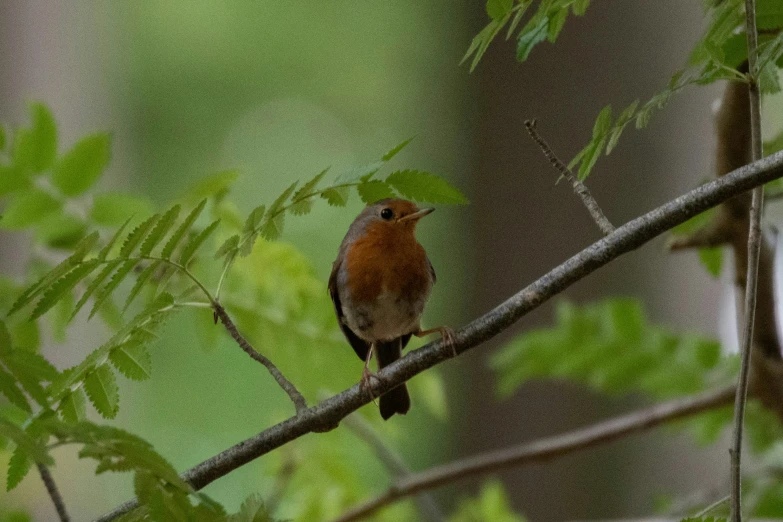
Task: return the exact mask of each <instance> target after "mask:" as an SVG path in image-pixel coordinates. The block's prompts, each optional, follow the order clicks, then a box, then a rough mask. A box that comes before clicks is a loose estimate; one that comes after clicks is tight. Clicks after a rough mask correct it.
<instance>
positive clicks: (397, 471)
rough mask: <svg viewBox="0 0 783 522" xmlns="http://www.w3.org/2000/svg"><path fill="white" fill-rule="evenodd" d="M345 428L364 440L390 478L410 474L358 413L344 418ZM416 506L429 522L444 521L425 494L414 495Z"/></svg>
mask: <svg viewBox="0 0 783 522" xmlns="http://www.w3.org/2000/svg"><path fill="white" fill-rule="evenodd" d="M345 426H346V427H347V428H348V429H350V430H351V431H353V432H354V433H355V434H356V436H358V437H359V438H361V439H362V440H364V441H365V442H366V443H367V445H368V446H370V448H371V449H372V451H373V453H375V455H376V456H377V457H378V460H380V461H381V463H382V464H383V465H384V466H386V468H387V469H388V470H389V471H390V472H391V474H392V476H394V477H395V478H397V479H403V480H404V479H405V478H407V477H408V476H410V474H411V470H410V469H409V468H408V465H407V464H405V461H404V460H402V457H401V456H400V455H398V454H397V453H396V452H395V451H394V450H393V449H392V448H390V447H389V446H388V445H387V444H386V443H385V442H384V441H383V439H381V437H380V436H379V435H378V433H376V432H375V430H373V429H372V426H370V423H369V422H367V421H366V420H364V419H363V418H362V417H361V416H360V415H359V414H358V413H354V414H352V415H349V416H348V417H346V418H345ZM416 505H417V507H418V509H419V512H420V513H421V514H422V516H423V517H424V518H425V519H426V520H429V521H430V522H440V521H443V520H446V518H445V517H444V516H443V513H441V511H440V508H438V505H437V504H436V503H435V499H433V498H432V496H430V495H428V494H427V493H420V494H418V495H416Z"/></svg>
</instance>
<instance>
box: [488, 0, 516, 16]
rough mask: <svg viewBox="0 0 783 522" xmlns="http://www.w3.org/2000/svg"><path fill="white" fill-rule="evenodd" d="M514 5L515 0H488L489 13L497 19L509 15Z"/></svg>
mask: <svg viewBox="0 0 783 522" xmlns="http://www.w3.org/2000/svg"><path fill="white" fill-rule="evenodd" d="M512 7H514V0H487V14H488V15H489V17H490V18H493V19H495V20H500V19H502V18H503V17H504V16H506V15H508V14H509V13H510V12H511V8H512Z"/></svg>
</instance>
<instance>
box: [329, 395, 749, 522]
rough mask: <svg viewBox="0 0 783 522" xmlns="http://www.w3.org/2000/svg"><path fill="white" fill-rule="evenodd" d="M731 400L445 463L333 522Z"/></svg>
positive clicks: (684, 405) (643, 414)
mask: <svg viewBox="0 0 783 522" xmlns="http://www.w3.org/2000/svg"><path fill="white" fill-rule="evenodd" d="M733 396H734V387H733V386H730V387H728V388H723V389H720V390H714V391H710V392H706V393H702V394H700V395H695V396H693V397H685V398H681V399H674V400H672V401H669V402H664V403H661V404H656V405H655V406H651V407H649V408H645V409H643V410H639V411H635V412H633V413H628V414H626V415H623V416H620V417H615V418H614V419H609V420H606V421H603V422H599V423H597V424H593V425H592V426H588V427H586V428H581V429H578V430H575V431H572V432H570V433H564V434H562V435H556V436H554V437H547V438H544V439H539V440H536V441H533V442H527V443H524V444H520V445H518V446H512V447H510V448H504V449H501V450H498V451H492V452H489V453H484V454H482V455H476V456H474V457H468V458H466V459H460V460H456V461H454V462H449V463H447V464H442V465H440V466H436V467H434V468H430V469H428V470H426V471H422V472H420V473H414V474H412V475H408V476H407V477H403V478H400V479H399V480H397V481H396V482H395V483H394V484H392V486H391V487H390V488H389V489H388V490H387V491H386V492H385V493H383V494H382V495H379V496H378V497H376V498H374V499H372V500H369V501H367V502H365V503H363V504H361V505H359V506H357V507H355V508H354V509H352V510H350V511H349V512H347V513H345V514H344V515H342V516H341V517H339V518H336V519H335V520H334V522H349V521H353V520H361V519H363V518H365V517H367V516H369V515H371V514H373V513H375V512H376V511H377V510H379V509H380V508H382V507H384V506H388V505H389V504H392V503H394V502H397V501H399V500H401V499H403V498H405V497H408V496H409V495H414V494H417V493H421V492H422V491H429V490H431V489H434V488H437V487H440V486H443V485H445V484H450V483H452V482H455V481H457V480H460V479H463V478H466V477H472V476H475V475H481V474H485V473H490V472H497V471H500V470H502V469H506V468H511V467H517V466H521V465H523V464H530V463H533V462H541V461H544V460H549V459H553V458H556V457H561V456H563V455H566V454H569V453H572V452H573V451H576V450H580V449H584V448H590V447H592V446H597V445H599V444H604V443H607V442H611V441H614V440H617V439H619V438H621V437H624V436H626V435H629V434H631V433H637V432H640V431H644V430H648V429H650V428H654V427H656V426H659V425H661V424H664V423H666V422H671V421H674V420H677V419H681V418H683V417H688V416H690V415H695V414H697V413H701V412H703V411H706V410H710V409H713V408H717V407H719V406H723V405H725V404H728V403H730V402H731V399H732V397H733Z"/></svg>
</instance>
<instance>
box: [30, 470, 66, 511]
mask: <svg viewBox="0 0 783 522" xmlns="http://www.w3.org/2000/svg"><path fill="white" fill-rule="evenodd" d="M36 465H37V466H38V473H40V474H41V480H43V483H44V486H46V491H48V492H49V496H50V497H51V498H52V503H53V504H54V509H56V510H57V516H59V517H60V522H70V520H71V517H69V516H68V511H66V509H65V502H63V497H62V495H60V490H59V489H57V484H55V482H54V478H53V477H52V474H51V473H50V472H49V468H47V467H46V465H44V464H41V463H40V462H38V463H36Z"/></svg>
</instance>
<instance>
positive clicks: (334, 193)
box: [321, 187, 349, 207]
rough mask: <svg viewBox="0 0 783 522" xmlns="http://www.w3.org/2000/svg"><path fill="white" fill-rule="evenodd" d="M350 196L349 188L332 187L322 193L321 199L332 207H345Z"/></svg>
mask: <svg viewBox="0 0 783 522" xmlns="http://www.w3.org/2000/svg"><path fill="white" fill-rule="evenodd" d="M348 195H349V192H348V187H332V188H329V189H326V190H324V191H323V192H322V193H321V197H322V198H324V199H325V200H326V202H327V203H329V205H330V206H332V207H344V206H345V205H347V204H348Z"/></svg>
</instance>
